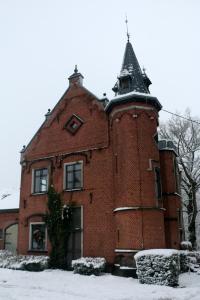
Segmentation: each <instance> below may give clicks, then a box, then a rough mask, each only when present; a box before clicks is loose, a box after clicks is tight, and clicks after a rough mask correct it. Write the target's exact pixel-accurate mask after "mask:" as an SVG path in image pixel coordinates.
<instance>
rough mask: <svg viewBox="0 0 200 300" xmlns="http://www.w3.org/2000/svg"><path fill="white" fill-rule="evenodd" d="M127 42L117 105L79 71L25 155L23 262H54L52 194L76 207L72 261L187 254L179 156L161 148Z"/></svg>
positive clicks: (154, 102)
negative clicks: (173, 251) (172, 251)
mask: <svg viewBox="0 0 200 300" xmlns="http://www.w3.org/2000/svg"><path fill="white" fill-rule="evenodd" d="M150 84H151V81H150V79H149V78H148V77H147V75H146V74H145V72H142V71H141V69H140V66H139V63H138V61H137V58H136V56H135V53H134V51H133V48H132V45H131V43H130V42H129V40H128V41H127V44H126V48H125V54H124V59H123V64H122V68H121V72H120V76H119V77H118V79H117V83H116V84H115V86H114V88H113V91H114V92H115V97H114V98H113V99H111V100H110V101H108V99H107V98H106V96H105V97H104V98H103V99H98V98H97V97H96V96H95V95H94V94H92V93H91V92H90V91H88V90H87V89H86V88H85V87H84V85H83V76H82V74H81V73H79V72H78V70H77V68H75V70H74V73H73V74H72V75H71V76H70V77H69V87H68V89H67V90H66V92H65V93H64V95H63V96H62V98H61V99H60V100H59V102H58V103H57V104H56V106H55V107H54V109H53V110H52V111H48V113H47V114H46V119H45V121H44V123H43V124H42V126H41V127H40V129H39V130H38V132H37V133H36V134H35V135H34V137H33V138H32V140H31V141H30V143H29V144H28V146H27V147H26V148H24V149H23V150H22V152H21V166H22V173H21V195H20V210H19V232H18V252H19V253H20V254H41V253H44V254H48V252H49V250H50V244H49V241H48V237H47V231H46V227H45V224H44V221H43V216H44V214H45V212H46V210H47V194H46V193H47V190H48V186H49V184H53V185H54V188H55V189H56V191H57V192H59V193H61V196H62V199H63V200H64V203H69V202H71V201H73V202H74V203H75V204H76V206H75V207H74V209H73V210H74V211H73V218H74V228H73V230H72V233H71V237H70V243H69V244H70V245H69V249H68V253H69V260H70V259H72V258H76V257H80V256H101V257H105V258H106V260H107V261H108V262H109V263H111V264H113V263H115V264H119V265H120V264H121V265H129V266H130V265H131V264H132V261H133V260H132V258H133V256H134V254H135V253H136V252H137V251H139V250H142V249H148V248H179V244H180V209H181V204H180V200H181V199H180V195H179V187H178V170H177V163H176V151H175V149H174V146H173V144H172V143H171V142H168V141H160V142H158V135H157V127H158V113H159V111H160V109H161V104H160V103H159V101H158V99H157V98H156V97H153V96H152V95H150V92H149V85H150Z"/></svg>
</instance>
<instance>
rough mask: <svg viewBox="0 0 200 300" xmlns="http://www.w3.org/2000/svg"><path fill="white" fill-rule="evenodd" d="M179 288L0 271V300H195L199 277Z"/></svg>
mask: <svg viewBox="0 0 200 300" xmlns="http://www.w3.org/2000/svg"><path fill="white" fill-rule="evenodd" d="M180 285H181V287H179V288H171V287H164V286H156V285H142V284H139V283H138V281H137V280H136V279H133V278H122V277H115V276H112V275H107V274H106V275H102V276H99V277H95V276H94V275H92V276H83V275H78V274H73V273H72V272H67V271H60V270H45V271H43V272H38V273H35V272H27V271H15V270H8V269H0V300H36V299H37V300H38V299H41V300H82V299H85V300H115V299H116V300H147V299H148V300H158V299H159V300H191V299H192V300H199V299H200V276H199V275H197V274H194V273H190V274H188V273H187V274H183V275H181V277H180Z"/></svg>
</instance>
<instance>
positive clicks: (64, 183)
mask: <svg viewBox="0 0 200 300" xmlns="http://www.w3.org/2000/svg"><path fill="white" fill-rule="evenodd" d="M77 163H79V164H81V187H80V188H74V189H67V187H66V175H67V174H66V166H69V165H75V164H77ZM63 189H64V190H65V191H67V192H68V191H69V192H71V191H81V190H82V189H83V160H78V161H72V162H67V163H64V176H63Z"/></svg>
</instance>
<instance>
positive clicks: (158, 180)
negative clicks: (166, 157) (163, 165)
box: [155, 167, 162, 199]
mask: <svg viewBox="0 0 200 300" xmlns="http://www.w3.org/2000/svg"><path fill="white" fill-rule="evenodd" d="M155 180H156V197H157V199H161V197H162V186H161V177H160V168H158V167H156V168H155Z"/></svg>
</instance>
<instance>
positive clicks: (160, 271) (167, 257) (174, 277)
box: [134, 249, 180, 286]
mask: <svg viewBox="0 0 200 300" xmlns="http://www.w3.org/2000/svg"><path fill="white" fill-rule="evenodd" d="M134 258H135V260H136V266H137V275H138V279H139V282H140V283H146V284H159V285H167V286H177V285H178V275H179V269H180V265H179V254H178V251H177V250H173V249H151V250H144V251H140V252H138V253H137V254H136V255H135V256H134Z"/></svg>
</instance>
